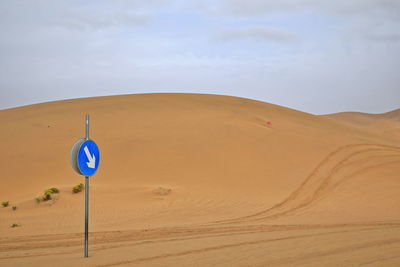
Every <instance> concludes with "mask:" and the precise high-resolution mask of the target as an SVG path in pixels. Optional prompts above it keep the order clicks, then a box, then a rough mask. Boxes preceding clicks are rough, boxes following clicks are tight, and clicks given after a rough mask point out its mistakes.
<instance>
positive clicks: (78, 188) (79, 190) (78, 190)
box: [72, 183, 84, 194]
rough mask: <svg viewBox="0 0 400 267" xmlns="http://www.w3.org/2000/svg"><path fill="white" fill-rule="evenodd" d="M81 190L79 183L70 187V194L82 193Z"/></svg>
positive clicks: (81, 186)
mask: <svg viewBox="0 0 400 267" xmlns="http://www.w3.org/2000/svg"><path fill="white" fill-rule="evenodd" d="M83 188H84V186H83V184H82V183H79V184H77V185H75V186H74V187H72V193H74V194H76V193H79V192H82V190H83Z"/></svg>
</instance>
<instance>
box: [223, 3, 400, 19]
mask: <svg viewBox="0 0 400 267" xmlns="http://www.w3.org/2000/svg"><path fill="white" fill-rule="evenodd" d="M220 8H221V10H222V11H223V12H225V13H230V14H233V15H246V16H254V15H256V16H257V15H266V14H273V13H287V12H298V11H314V12H315V11H316V12H323V13H329V14H334V15H357V14H361V15H365V14H367V13H368V14H369V15H370V14H371V13H374V14H378V15H383V14H384V15H388V14H391V15H394V16H397V17H398V14H399V8H400V1H398V0H336V1H321V0H269V1H266V0H247V1H242V0H225V1H224V2H223V5H222V6H221V7H220Z"/></svg>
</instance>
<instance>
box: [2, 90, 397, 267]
mask: <svg viewBox="0 0 400 267" xmlns="http://www.w3.org/2000/svg"><path fill="white" fill-rule="evenodd" d="M399 111H400V110H395V111H393V112H389V113H385V114H362V113H340V114H331V115H325V116H315V115H311V114H307V113H303V112H300V111H296V110H291V109H288V108H284V107H280V106H276V105H272V104H267V103H263V102H259V101H254V100H249V99H242V98H235V97H227V96H216V95H196V94H144V95H124V96H112V97H97V98H87V99H74V100H67V101H57V102H49V103H43V104H38V105H31V106H25V107H20V108H14V109H7V110H2V111H0V122H1V124H2V126H3V127H2V131H1V132H0V137H1V140H3V141H4V142H3V143H2V145H1V148H2V149H1V153H0V169H1V170H2V173H1V176H0V179H1V184H2V186H1V187H0V196H1V198H2V199H0V201H6V200H8V201H10V206H14V205H15V206H17V210H15V211H13V210H12V209H11V208H10V207H7V208H0V265H4V266H36V265H42V266H43V265H44V266H54V265H53V264H54V262H55V261H57V262H59V265H60V266H75V265H78V266H117V265H122V266H124V265H125V266H129V265H135V266H136V265H138V266H168V265H171V266H175V265H178V264H179V265H183V266H193V265H195V266H196V265H197V266H210V265H222V266H344V265H346V266H351V265H361V264H368V265H371V266H383V265H384V266H398V265H399V264H400V256H399V255H400V254H399V253H398V252H399V251H400V238H398V237H399V233H400V205H399V204H398V203H400V195H399V194H398V192H399V190H400V179H399V178H400V176H399V173H400V145H399V141H400V112H399ZM86 113H89V114H90V115H91V131H90V135H91V138H92V139H94V140H95V141H96V142H97V143H98V145H99V147H100V149H101V166H100V169H99V171H98V173H97V174H96V175H95V176H93V177H92V178H91V191H90V194H91V204H90V206H91V210H90V219H91V221H90V229H91V236H90V237H91V240H90V241H91V251H90V255H91V257H90V258H88V259H83V258H82V250H83V248H82V244H83V235H82V231H83V211H84V210H83V208H84V206H83V200H84V195H83V193H78V194H73V193H72V192H71V188H72V187H73V186H74V185H76V184H77V183H79V182H83V178H82V177H81V176H79V175H77V174H76V173H74V172H73V170H72V168H71V166H70V165H69V151H70V148H71V146H72V144H73V143H74V142H75V141H76V140H77V139H79V138H82V137H83V136H84V115H85V114H86ZM267 122H269V123H267ZM50 187H57V188H59V189H60V193H58V194H55V195H54V196H55V197H54V199H53V200H51V201H47V202H41V203H39V204H38V203H36V202H35V198H36V197H37V196H39V195H40V194H42V193H43V190H45V189H47V188H50ZM13 223H17V224H19V225H20V226H19V227H15V228H11V227H10V226H11V225H12V224H13Z"/></svg>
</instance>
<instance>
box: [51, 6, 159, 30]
mask: <svg viewBox="0 0 400 267" xmlns="http://www.w3.org/2000/svg"><path fill="white" fill-rule="evenodd" d="M151 19H152V16H150V15H145V14H130V13H125V12H118V13H111V14H110V13H107V12H101V11H98V12H96V13H91V12H90V11H78V12H77V11H68V12H67V13H66V14H65V15H64V16H60V17H52V18H50V21H49V24H50V25H52V26H58V27H62V28H67V29H71V30H100V29H104V28H110V27H111V28H112V27H131V26H141V25H145V24H147V23H149V22H150V21H151Z"/></svg>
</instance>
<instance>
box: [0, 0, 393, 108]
mask: <svg viewBox="0 0 400 267" xmlns="http://www.w3.org/2000/svg"><path fill="white" fill-rule="evenodd" d="M0 31H1V35H0V109H5V108H10V107H15V106H21V105H27V104H33V103H40V102H45V101H52V100H59V99H68V98H78V97H89V96H99V95H114V94H131V93H150V92H195V93H212V94H223V95H233V96H241V97H247V98H252V99H257V100H261V101H265V102H270V103H274V104H278V105H283V106H287V107H291V108H294V109H298V110H302V111H306V112H310V113H314V114H323V113H333V112H340V111H363V112H369V113H380V112H386V111H389V110H393V109H397V108H400V1H399V0H336V1H331V0H326V1H324V0H198V1H184V0H112V1H110V0H97V1H79V0H59V1H57V0H35V1H33V0H1V1H0Z"/></svg>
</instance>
